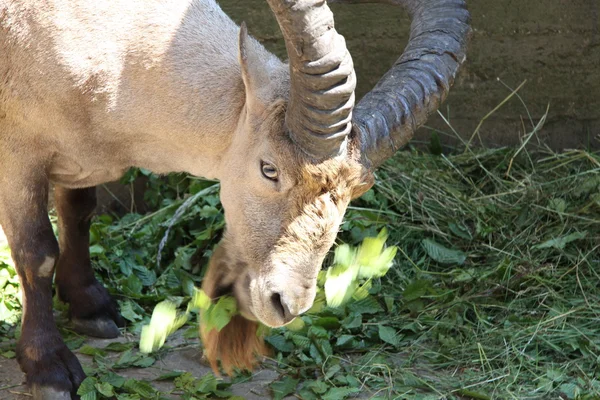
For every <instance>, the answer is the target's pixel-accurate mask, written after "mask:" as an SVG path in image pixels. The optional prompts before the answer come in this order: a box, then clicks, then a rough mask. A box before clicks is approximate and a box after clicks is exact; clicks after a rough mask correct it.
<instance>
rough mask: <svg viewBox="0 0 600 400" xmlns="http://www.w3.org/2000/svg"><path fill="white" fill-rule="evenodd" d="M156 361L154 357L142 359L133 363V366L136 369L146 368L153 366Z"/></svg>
mask: <svg viewBox="0 0 600 400" xmlns="http://www.w3.org/2000/svg"><path fill="white" fill-rule="evenodd" d="M155 361H156V360H155V359H154V357H142V358H140V359H139V360H137V361H135V362H134V363H133V365H135V366H136V367H142V368H148V367H149V366H151V365H152V364H154V362H155Z"/></svg>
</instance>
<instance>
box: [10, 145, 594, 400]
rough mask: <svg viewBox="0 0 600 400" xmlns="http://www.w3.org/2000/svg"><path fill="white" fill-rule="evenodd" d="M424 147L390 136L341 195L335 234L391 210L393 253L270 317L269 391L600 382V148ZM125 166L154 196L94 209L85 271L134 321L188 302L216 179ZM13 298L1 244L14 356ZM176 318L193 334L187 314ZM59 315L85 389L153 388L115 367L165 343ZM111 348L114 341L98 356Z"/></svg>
mask: <svg viewBox="0 0 600 400" xmlns="http://www.w3.org/2000/svg"><path fill="white" fill-rule="evenodd" d="M436 153H437V154H435V155H434V154H424V153H422V152H419V151H417V150H414V149H412V150H411V151H406V152H401V153H399V154H398V155H397V156H396V157H394V158H393V159H391V160H390V161H389V162H387V163H386V164H385V166H384V167H383V168H381V169H380V170H379V171H378V175H377V183H376V185H375V187H374V188H373V189H372V190H370V191H369V192H368V193H367V194H366V195H364V196H363V197H362V198H361V199H359V200H357V201H355V202H354V203H353V204H352V205H351V207H350V209H349V210H348V212H347V215H346V218H345V222H344V223H343V225H342V228H341V232H340V235H339V243H349V244H352V245H356V244H358V243H360V241H362V240H363V239H364V238H365V237H366V236H375V235H377V233H378V232H379V231H380V230H381V228H382V227H386V228H387V230H388V233H389V239H388V244H391V245H396V246H398V252H397V254H396V258H395V261H394V265H393V266H392V268H391V270H390V271H389V273H388V274H387V275H386V276H384V277H383V278H381V279H374V280H373V281H372V286H371V288H370V290H369V296H367V297H365V298H362V299H360V300H356V299H355V300H351V301H350V302H348V303H347V304H346V305H345V306H344V307H341V308H339V309H331V308H328V307H326V306H325V301H324V299H323V298H318V299H317V301H316V304H315V307H313V309H312V310H311V311H310V312H309V313H307V315H305V316H303V317H302V322H303V323H300V324H296V325H295V326H294V327H293V329H277V330H273V331H271V332H268V336H267V342H268V343H269V344H270V345H271V346H272V347H273V349H274V354H275V355H274V358H273V359H272V360H271V361H270V362H269V363H268V364H269V367H270V368H274V369H276V370H277V371H278V372H279V373H280V379H279V380H278V381H276V382H275V383H274V384H273V385H272V391H273V396H274V398H276V399H279V398H282V397H284V396H286V395H288V394H294V395H295V396H297V397H299V398H302V399H343V398H350V397H353V396H360V397H361V398H398V399H442V398H444V399H446V398H447V399H492V398H494V399H496V398H497V399H508V398H514V399H533V398H540V399H542V398H563V399H595V398H599V396H600V328H599V327H600V288H599V285H598V282H600V156H599V155H598V154H597V153H591V152H586V151H568V152H563V153H558V154H557V153H549V152H540V151H538V152H533V153H530V152H527V151H525V150H523V149H522V148H521V149H506V148H505V149H493V150H491V149H482V150H469V149H467V150H465V151H464V152H456V153H453V154H443V153H441V152H437V151H436ZM138 174H145V175H147V176H148V177H149V183H148V190H147V193H146V200H147V201H148V202H149V203H150V205H151V206H152V208H153V209H154V210H155V211H153V212H151V213H149V214H146V215H139V214H136V213H130V214H127V215H124V216H122V217H115V216H109V215H103V216H98V217H96V218H95V220H94V223H93V226H92V238H91V242H90V250H91V253H92V257H93V263H94V267H95V269H96V272H97V275H98V277H99V278H100V279H101V280H102V281H103V282H104V283H105V284H106V286H107V287H109V288H110V291H111V293H112V294H113V296H114V297H115V298H116V299H117V300H118V302H119V304H120V306H121V311H122V313H123V316H124V317H125V318H126V319H127V321H128V323H129V326H128V328H127V329H128V331H131V332H134V333H136V332H137V333H139V330H140V329H141V326H142V325H143V324H144V323H148V321H149V316H150V314H151V311H152V308H153V307H154V305H155V304H156V303H158V302H159V301H162V300H164V299H169V300H172V301H175V302H176V304H178V306H180V309H182V310H184V309H185V305H186V303H187V302H188V301H189V299H190V296H191V295H192V294H193V286H194V285H196V286H199V285H200V284H201V277H202V275H203V269H204V268H205V266H206V264H207V260H208V258H209V257H210V255H211V250H212V248H213V246H214V245H215V243H216V242H217V241H218V239H219V237H220V233H221V231H222V229H223V226H224V222H223V215H222V208H221V206H220V203H219V199H218V184H217V183H215V182H208V181H204V180H199V179H196V178H190V177H187V176H185V175H170V176H169V177H167V178H158V177H156V176H153V175H151V174H148V173H147V172H146V171H141V170H133V171H131V173H130V174H129V175H128V176H126V177H125V178H124V179H125V180H126V181H127V180H129V179H133V178H134V177H135V176H136V175H138ZM186 200H188V202H187V203H186V206H189V207H188V208H187V209H186V210H185V212H184V213H182V214H181V215H180V216H177V217H176V218H175V216H176V210H177V209H178V208H179V207H180V206H181V205H182V204H183V203H184V202H185V201H186ZM169 227H170V228H169ZM167 229H169V230H170V232H169V234H168V236H167V237H166V239H165V241H164V246H163V248H162V251H161V252H160V255H161V257H160V263H157V259H158V257H157V256H158V248H159V244H160V243H161V241H163V239H164V238H165V233H166V231H167ZM157 264H159V265H157ZM57 306H60V305H58V304H57ZM19 313H20V299H19V293H18V280H17V278H16V276H15V271H14V268H13V267H12V265H11V261H10V257H9V254H8V252H7V249H3V250H2V251H1V252H0V333H1V334H2V339H1V341H0V354H1V356H3V357H9V358H10V357H14V338H15V337H16V336H18V334H19V332H18V328H16V327H17V322H18V320H19ZM183 329H185V330H186V331H185V334H184V336H186V337H190V338H192V337H196V336H197V330H196V319H192V320H191V321H190V323H189V324H188V325H187V326H186V327H184V328H183ZM63 333H64V334H65V337H66V340H67V343H68V344H69V346H70V347H71V348H73V349H77V351H78V352H81V353H83V354H89V355H92V356H93V357H94V361H95V363H94V368H93V369H92V370H89V371H87V372H88V373H89V376H90V378H88V379H87V380H86V382H85V384H84V385H82V388H81V389H80V394H82V395H83V397H82V398H84V399H86V400H88V399H95V398H110V397H112V396H116V397H117V398H118V399H134V398H144V399H146V398H159V397H161V396H163V395H164V394H161V393H158V392H157V391H156V390H155V389H154V388H153V387H152V386H151V385H150V383H148V382H145V381H136V380H132V379H125V378H124V377H122V376H120V375H119V369H122V368H126V367H130V366H137V367H147V366H150V365H152V364H153V363H154V362H155V359H156V357H158V356H160V352H168V351H170V348H169V346H166V347H165V348H163V349H162V350H160V351H159V353H158V354H151V355H145V354H140V353H139V352H138V351H137V350H136V348H134V347H136V346H134V344H125V345H122V344H115V345H114V346H112V347H111V348H104V349H95V348H91V347H90V346H85V345H83V339H82V338H79V337H77V336H75V335H73V334H72V333H69V332H68V331H64V332H63ZM115 351H117V352H121V353H122V355H121V356H120V358H119V359H118V360H117V361H116V362H112V361H111V362H108V361H107V358H106V355H107V353H109V352H115ZM163 378H164V379H170V380H173V381H174V392H173V393H174V394H178V395H179V396H181V397H182V398H189V399H192V398H207V397H216V396H220V397H225V398H227V397H228V396H230V395H231V394H230V393H229V392H228V387H229V385H230V383H228V382H227V381H220V380H217V379H215V377H214V376H212V375H207V376H205V377H201V378H200V377H193V376H191V375H190V374H187V373H184V372H178V371H174V372H172V373H170V374H167V375H166V376H165V377H163ZM236 379H237V380H239V379H249V377H248V375H244V374H240V375H239V376H238V378H236ZM236 379H234V382H235V381H236Z"/></svg>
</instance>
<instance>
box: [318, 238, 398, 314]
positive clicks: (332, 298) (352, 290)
mask: <svg viewBox="0 0 600 400" xmlns="http://www.w3.org/2000/svg"><path fill="white" fill-rule="evenodd" d="M387 236H388V235H387V231H386V229H385V228H384V229H382V230H381V232H380V233H379V234H378V235H377V237H369V238H365V239H364V240H363V242H362V244H361V245H360V246H359V247H358V249H353V248H352V247H350V246H349V245H347V244H343V245H340V246H339V247H338V248H337V249H336V250H335V258H334V265H333V266H331V267H330V268H329V269H327V273H326V279H325V283H324V285H323V286H324V289H325V297H326V299H327V305H328V306H330V307H339V306H341V305H343V304H345V303H346V302H348V300H350V299H351V298H354V299H356V300H361V299H364V298H365V297H367V296H368V294H369V289H370V288H371V279H373V278H380V277H382V276H384V275H385V274H386V273H387V272H388V270H389V269H390V267H391V266H392V263H393V260H394V257H395V256H396V251H397V247H396V246H390V247H388V248H385V249H384V246H385V241H386V240H387ZM361 281H364V283H363V284H362V285H361V283H360V282H361Z"/></svg>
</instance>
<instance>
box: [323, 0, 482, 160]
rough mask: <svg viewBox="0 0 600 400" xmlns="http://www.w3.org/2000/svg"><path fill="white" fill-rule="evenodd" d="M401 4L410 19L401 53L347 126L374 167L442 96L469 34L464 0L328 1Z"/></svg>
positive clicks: (422, 120)
mask: <svg viewBox="0 0 600 400" xmlns="http://www.w3.org/2000/svg"><path fill="white" fill-rule="evenodd" d="M330 2H331V3H334V2H335V3H375V2H377V3H382V2H383V3H389V4H399V5H400V4H401V5H404V6H405V7H406V8H407V9H408V12H409V14H410V16H411V19H412V23H411V27H410V39H409V42H408V45H407V46H406V49H405V50H404V53H403V54H402V55H401V56H400V58H399V59H398V60H397V61H396V63H395V64H394V66H393V67H392V68H391V69H390V70H389V71H388V72H387V73H386V74H385V75H384V76H383V77H382V78H381V80H380V81H379V82H378V83H377V85H376V86H375V87H374V88H373V90H371V91H370V92H369V93H367V94H366V95H365V96H364V97H363V98H362V99H361V101H360V102H359V103H358V104H357V105H356V107H355V108H354V112H353V119H352V123H353V128H354V130H355V134H356V135H358V136H359V139H360V145H361V148H362V153H363V155H364V156H366V158H367V159H368V161H370V164H371V167H372V168H376V167H377V166H379V165H380V164H381V163H383V162H384V161H385V160H386V159H387V158H389V157H391V156H392V155H393V154H394V153H395V152H396V150H398V149H399V148H400V147H402V146H403V145H405V144H406V143H407V142H408V141H409V140H410V139H411V138H412V136H413V133H414V132H415V130H416V129H417V128H419V127H420V126H421V125H423V123H425V121H426V119H427V117H428V116H429V115H430V114H431V113H433V112H435V111H436V110H437V109H438V108H439V106H440V104H441V103H442V101H444V99H445V98H446V96H447V94H448V91H449V90H450V86H451V85H452V83H453V82H454V77H455V76H456V73H457V72H458V70H459V68H460V66H461V65H462V63H463V62H464V61H465V59H466V55H465V53H466V48H467V44H468V42H469V38H470V35H471V27H470V26H469V23H470V15H469V12H468V11H467V8H466V4H465V1H464V0H383V1H377V0H358V1H357V0H354V1H352V0H350V1H348V0H337V1H336V0H333V1H330Z"/></svg>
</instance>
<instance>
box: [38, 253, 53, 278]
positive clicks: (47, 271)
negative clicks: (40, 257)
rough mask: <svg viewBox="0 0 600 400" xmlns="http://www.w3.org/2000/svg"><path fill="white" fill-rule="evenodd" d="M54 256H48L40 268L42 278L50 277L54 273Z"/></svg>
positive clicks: (39, 274) (39, 272)
mask: <svg viewBox="0 0 600 400" xmlns="http://www.w3.org/2000/svg"><path fill="white" fill-rule="evenodd" d="M54 261H55V260H54V257H48V256H46V259H45V260H44V262H42V264H41V265H40V266H39V268H38V276H40V277H42V278H49V277H51V276H52V274H53V273H54Z"/></svg>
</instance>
